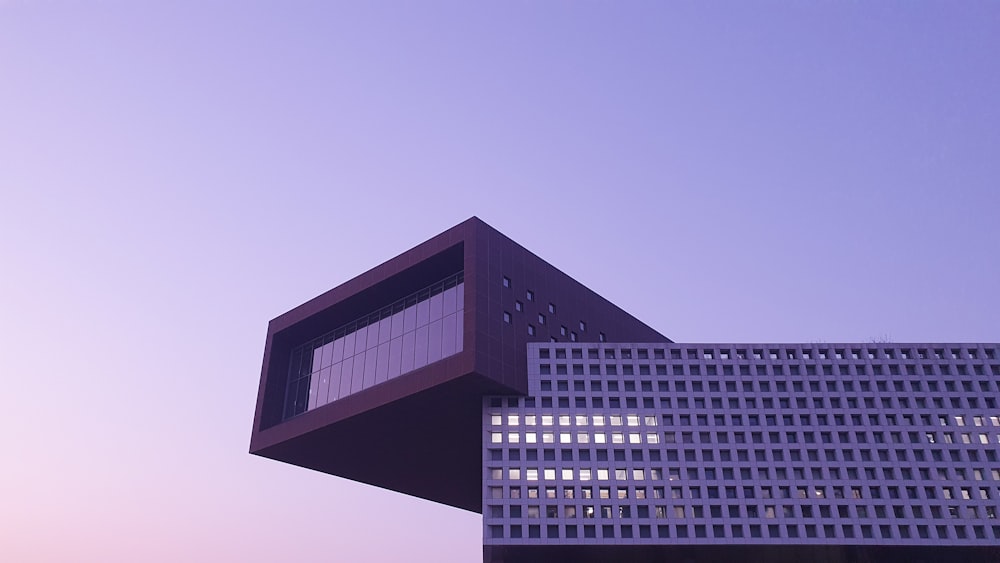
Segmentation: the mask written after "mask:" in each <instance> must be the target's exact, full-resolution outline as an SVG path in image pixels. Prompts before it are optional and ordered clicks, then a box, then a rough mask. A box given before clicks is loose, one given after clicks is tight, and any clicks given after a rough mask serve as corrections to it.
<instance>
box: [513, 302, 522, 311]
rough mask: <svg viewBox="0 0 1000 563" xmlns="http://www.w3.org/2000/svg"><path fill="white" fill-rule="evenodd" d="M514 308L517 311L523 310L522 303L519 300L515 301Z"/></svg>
mask: <svg viewBox="0 0 1000 563" xmlns="http://www.w3.org/2000/svg"><path fill="white" fill-rule="evenodd" d="M514 310H515V311H517V312H518V313H520V312H522V311H524V303H521V302H520V301H515V302H514Z"/></svg>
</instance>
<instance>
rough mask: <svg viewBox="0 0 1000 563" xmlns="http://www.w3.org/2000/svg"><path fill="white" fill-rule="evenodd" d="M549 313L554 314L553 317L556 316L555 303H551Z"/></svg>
mask: <svg viewBox="0 0 1000 563" xmlns="http://www.w3.org/2000/svg"><path fill="white" fill-rule="evenodd" d="M549 313H552V314H553V315H554V314H556V306H555V304H554V303H549Z"/></svg>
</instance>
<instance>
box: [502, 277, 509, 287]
mask: <svg viewBox="0 0 1000 563" xmlns="http://www.w3.org/2000/svg"><path fill="white" fill-rule="evenodd" d="M503 286H504V287H508V288H509V287H510V278H508V277H507V276H504V277H503Z"/></svg>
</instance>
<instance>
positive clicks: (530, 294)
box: [524, 289, 535, 301]
mask: <svg viewBox="0 0 1000 563" xmlns="http://www.w3.org/2000/svg"><path fill="white" fill-rule="evenodd" d="M524 298H525V299H527V300H528V301H534V300H535V292H534V291H531V290H530V289H529V290H528V291H527V292H525V294H524Z"/></svg>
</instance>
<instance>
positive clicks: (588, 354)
mask: <svg viewBox="0 0 1000 563" xmlns="http://www.w3.org/2000/svg"><path fill="white" fill-rule="evenodd" d="M528 385H529V392H528V395H527V396H523V397H513V396H503V397H500V396H493V397H486V398H484V399H483V419H482V423H483V536H484V540H483V541H484V545H485V546H487V547H489V546H531V545H538V546H551V545H588V544H593V545H619V546H620V545H663V544H671V545H709V544H711V545H720V544H722V545H725V544H730V545H754V544H761V545H767V544H782V545H872V546H875V545H879V546H886V545H897V546H945V545H953V546H983V547H991V546H996V545H997V544H998V542H1000V520H998V519H997V513H998V511H1000V500H998V499H1000V407H998V403H1000V386H998V385H1000V347H998V345H996V344H815V345H812V344H810V345H804V344H663V343H656V344H620V343H617V344H609V343H597V344H580V343H536V344H529V345H528Z"/></svg>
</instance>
